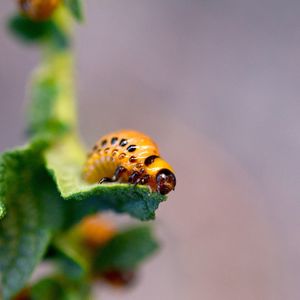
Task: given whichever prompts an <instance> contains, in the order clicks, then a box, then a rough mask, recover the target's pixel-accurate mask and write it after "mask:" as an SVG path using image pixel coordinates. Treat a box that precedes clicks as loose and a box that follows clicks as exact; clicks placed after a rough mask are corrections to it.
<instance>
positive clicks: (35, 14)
mask: <svg viewBox="0 0 300 300" xmlns="http://www.w3.org/2000/svg"><path fill="white" fill-rule="evenodd" d="M18 1H19V6H20V9H21V11H22V12H23V13H24V14H25V15H26V16H27V17H29V18H30V19H32V20H34V21H44V20H47V19H48V18H50V16H51V15H52V13H53V12H54V10H55V9H56V8H57V6H58V5H59V3H60V1H61V0H18Z"/></svg>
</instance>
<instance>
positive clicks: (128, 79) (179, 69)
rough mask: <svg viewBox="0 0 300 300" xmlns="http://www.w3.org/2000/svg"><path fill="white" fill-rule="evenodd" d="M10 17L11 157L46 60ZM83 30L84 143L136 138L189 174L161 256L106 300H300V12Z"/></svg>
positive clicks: (1, 13) (220, 10) (156, 4)
mask: <svg viewBox="0 0 300 300" xmlns="http://www.w3.org/2000/svg"><path fill="white" fill-rule="evenodd" d="M1 2H2V3H1V5H0V7H1V9H0V54H1V55H0V91H1V94H0V95H1V96H0V137H1V139H0V150H1V151H2V150H5V149H7V148H9V147H13V146H15V145H19V144H21V143H23V142H24V141H25V137H24V136H23V129H24V127H23V125H24V107H25V100H24V99H25V96H24V95H25V93H24V91H25V87H26V81H27V79H28V75H29V73H30V71H31V70H32V68H33V67H34V66H35V65H36V64H37V62H38V57H39V54H38V52H37V50H36V49H35V48H32V47H27V46H24V45H22V44H20V43H18V42H16V41H15V40H14V39H13V38H12V37H11V36H9V35H8V34H7V32H6V30H5V22H6V19H7V17H8V16H9V15H10V14H11V13H12V12H13V11H14V9H15V8H14V3H13V1H8V0H7V1H1ZM85 2H86V21H85V23H84V24H83V25H82V26H80V27H79V26H76V38H75V50H76V56H77V82H78V105H79V115H80V129H81V134H82V137H83V138H84V140H85V141H86V143H87V145H89V146H90V145H92V144H93V143H94V141H95V140H97V139H98V137H100V136H101V135H102V134H105V133H107V132H109V131H112V130H116V129H119V128H135V129H138V130H141V131H144V132H146V133H148V134H149V135H151V136H152V137H153V138H154V139H155V140H156V141H157V142H158V144H159V145H160V148H161V152H162V155H163V156H165V157H166V158H167V159H168V160H169V161H170V163H171V164H173V165H174V168H175V170H176V173H177V178H178V188H177V190H176V192H175V193H172V194H171V195H170V197H169V201H168V202H167V203H164V204H163V205H162V206H161V208H160V209H159V211H158V217H157V231H158V234H159V237H160V239H161V241H162V250H161V251H160V253H159V255H158V256H156V257H155V258H153V259H151V260H150V261H149V262H148V263H147V264H146V265H145V266H144V267H143V268H142V270H141V277H140V282H139V284H138V285H137V286H136V287H134V288H132V289H130V290H128V291H123V290H111V289H110V288H108V287H105V286H97V287H96V289H95V294H97V295H99V296H97V298H99V297H101V299H107V300H109V299H130V300H135V299H145V300H146V299H149V300H150V299H166V300H180V299H189V300H198V299H203V300H219V299H223V300H240V299H242V300H248V299H249V300H250V299H251V300H253V299H255V300H278V299H281V300H283V299H284V300H296V299H300V287H299V285H300V260H299V258H300V234H299V231H300V221H299V212H300V204H299V194H300V159H299V153H300V135H299V130H300V117H299V115H300V103H299V95H300V54H299V53H300V52H299V51H300V2H299V1H294V0H285V1H279V0H252V1H243V0H224V1H216V0H211V1H207V0H202V1H201V0H198V1H196V0H194V1H192V0H182V1H179V0H151V1H150V0H148V1H147V0H138V1H137V0H135V1H133V0H131V1H114V0H103V1H97V0H86V1H85Z"/></svg>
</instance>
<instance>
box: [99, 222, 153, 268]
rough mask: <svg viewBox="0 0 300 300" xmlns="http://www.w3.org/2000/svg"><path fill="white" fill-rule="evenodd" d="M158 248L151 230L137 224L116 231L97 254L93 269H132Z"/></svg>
mask: <svg viewBox="0 0 300 300" xmlns="http://www.w3.org/2000/svg"><path fill="white" fill-rule="evenodd" d="M157 249H158V243H157V241H156V240H155V239H154V237H153V234H152V231H151V229H150V228H149V227H147V226H139V227H133V228H130V229H127V230H125V231H123V232H121V233H118V234H117V235H116V236H115V237H113V238H112V240H110V241H109V242H108V243H107V244H106V245H105V246H104V247H103V248H101V249H100V250H99V252H98V254H97V257H96V259H95V263H94V271H95V272H96V273H103V272H107V271H110V270H122V271H126V270H134V269H135V268H136V267H137V266H138V265H139V264H140V263H141V262H142V261H143V260H144V259H145V258H147V257H149V256H150V255H152V254H153V253H154V252H155V251H156V250H157Z"/></svg>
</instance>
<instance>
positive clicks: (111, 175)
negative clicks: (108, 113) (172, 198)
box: [83, 130, 176, 195]
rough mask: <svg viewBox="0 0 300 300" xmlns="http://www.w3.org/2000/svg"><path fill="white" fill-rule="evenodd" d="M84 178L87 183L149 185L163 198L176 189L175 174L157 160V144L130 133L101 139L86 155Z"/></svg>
mask: <svg viewBox="0 0 300 300" xmlns="http://www.w3.org/2000/svg"><path fill="white" fill-rule="evenodd" d="M83 177H84V179H85V180H86V181H87V182H89V183H96V182H99V183H105V182H116V181H118V182H123V183H133V184H143V185H148V186H149V187H150V188H151V190H152V191H156V192H158V193H160V194H162V195H165V194H167V193H169V192H170V191H171V190H174V188H175V185H176V177H175V175H174V170H173V168H172V167H171V166H170V165H169V164H168V163H167V162H166V161H165V160H164V159H162V158H161V157H160V156H159V151H158V148H157V146H156V144H155V143H154V142H153V141H152V139H151V138H149V137H148V136H146V135H144V134H143V133H140V132H137V131H133V130H121V131H118V132H114V133H110V134H108V135H106V136H104V137H102V138H101V139H100V140H99V141H98V142H97V143H96V145H95V146H94V148H93V151H92V152H91V153H90V154H89V155H88V159H87V161H86V163H85V166H84V170H83Z"/></svg>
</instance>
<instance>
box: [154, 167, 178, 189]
mask: <svg viewBox="0 0 300 300" xmlns="http://www.w3.org/2000/svg"><path fill="white" fill-rule="evenodd" d="M156 184H157V192H158V193H160V194H162V195H166V194H168V193H169V192H170V191H172V190H174V189H175V185H176V177H175V175H174V174H173V173H172V172H171V171H170V170H169V169H162V170H160V171H159V172H158V173H157V175H156Z"/></svg>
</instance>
